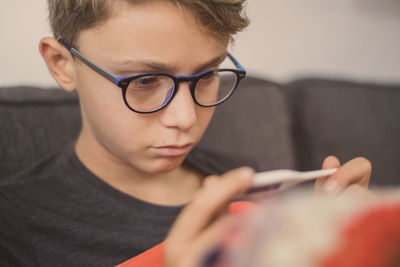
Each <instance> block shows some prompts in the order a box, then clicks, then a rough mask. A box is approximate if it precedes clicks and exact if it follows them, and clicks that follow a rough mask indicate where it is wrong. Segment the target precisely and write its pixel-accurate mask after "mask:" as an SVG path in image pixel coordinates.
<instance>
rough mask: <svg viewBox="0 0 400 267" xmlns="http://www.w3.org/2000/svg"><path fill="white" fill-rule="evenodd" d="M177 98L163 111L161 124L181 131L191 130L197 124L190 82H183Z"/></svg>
mask: <svg viewBox="0 0 400 267" xmlns="http://www.w3.org/2000/svg"><path fill="white" fill-rule="evenodd" d="M177 90H178V91H177V92H176V95H175V97H174V98H173V99H172V100H171V102H170V103H169V104H168V105H167V106H166V107H165V108H164V109H163V110H161V113H162V114H161V123H162V124H163V125H164V126H165V127H175V128H178V129H179V130H181V131H187V130H189V129H191V128H192V127H193V126H194V125H195V124H196V122H197V114H196V104H195V103H194V101H193V98H192V95H191V93H190V89H189V83H188V82H181V83H180V84H179V88H177Z"/></svg>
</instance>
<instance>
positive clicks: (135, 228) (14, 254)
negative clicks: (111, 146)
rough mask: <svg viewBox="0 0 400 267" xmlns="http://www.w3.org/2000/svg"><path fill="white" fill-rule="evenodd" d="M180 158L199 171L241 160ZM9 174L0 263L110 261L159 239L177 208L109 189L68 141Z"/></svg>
mask: <svg viewBox="0 0 400 267" xmlns="http://www.w3.org/2000/svg"><path fill="white" fill-rule="evenodd" d="M213 155H214V156H213ZM216 162H219V163H216ZM186 163H187V164H191V165H192V167H195V168H197V169H198V170H200V171H202V172H204V173H205V174H210V173H220V172H224V171H226V170H227V169H230V168H233V167H237V166H240V165H244V164H245V162H243V161H240V160H236V159H234V158H232V157H229V156H228V157H225V156H220V155H217V154H213V153H208V152H204V151H196V150H195V151H193V152H192V153H191V155H190V156H189V157H188V159H187V160H186ZM11 180H12V181H13V183H12V184H8V185H2V186H0V266H35V267H37V266H43V267H44V266H46V267H47V266H51V267H56V266H69V267H72V266H97V267H99V266H114V265H117V264H119V263H122V262H124V261H126V260H128V259H130V258H132V257H134V256H136V255H138V254H140V253H142V252H144V251H146V250H147V249H149V248H151V247H153V246H155V245H157V244H158V243H160V242H162V241H163V240H164V239H165V237H166V235H167V233H168V230H169V228H170V226H171V225H172V223H173V222H174V220H175V218H176V216H177V215H178V214H179V212H180V211H181V209H182V208H183V207H182V206H176V207H170V206H159V205H154V204H150V203H147V202H144V201H141V200H139V199H136V198H134V197H131V196H128V195H126V194H124V193H122V192H120V191H119V190H116V189H115V188H113V187H111V186H110V185H108V184H106V183H105V182H103V181H102V180H100V179H99V178H98V177H96V176H95V175H94V174H92V173H91V172H90V171H89V170H88V169H86V168H85V166H84V165H83V164H82V163H81V162H80V161H79V159H78V158H77V156H76V154H75V151H74V149H73V145H72V144H71V145H69V146H67V147H66V148H65V149H64V150H63V151H61V152H60V153H58V154H56V155H53V156H51V157H49V158H47V159H45V160H44V161H42V162H41V163H40V164H37V165H35V166H34V167H31V168H30V169H27V170H25V171H23V172H21V173H19V174H17V175H15V176H14V177H12V179H11Z"/></svg>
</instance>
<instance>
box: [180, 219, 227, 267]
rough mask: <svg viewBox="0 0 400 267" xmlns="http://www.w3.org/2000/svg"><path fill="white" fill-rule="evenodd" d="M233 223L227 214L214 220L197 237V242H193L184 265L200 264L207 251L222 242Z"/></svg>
mask: <svg viewBox="0 0 400 267" xmlns="http://www.w3.org/2000/svg"><path fill="white" fill-rule="evenodd" d="M231 223H232V217H231V216H227V215H225V216H222V217H219V218H218V220H216V221H214V222H213V223H212V224H211V225H210V226H209V227H208V228H207V230H205V231H203V232H202V233H201V235H199V236H198V238H196V241H195V242H192V246H191V248H190V255H189V254H188V259H185V261H184V264H183V265H182V266H185V267H186V266H198V265H196V264H199V262H201V260H202V259H204V258H205V256H206V255H207V253H209V252H210V251H211V250H212V249H215V248H216V247H217V245H218V243H219V242H221V240H222V239H223V237H224V236H225V235H226V233H227V229H229V226H230V225H231Z"/></svg>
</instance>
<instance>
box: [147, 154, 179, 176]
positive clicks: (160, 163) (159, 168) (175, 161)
mask: <svg viewBox="0 0 400 267" xmlns="http://www.w3.org/2000/svg"><path fill="white" fill-rule="evenodd" d="M184 159H185V157H174V158H172V157H171V158H162V159H157V160H155V162H153V163H151V164H149V166H147V168H146V172H148V173H153V174H162V173H169V172H172V171H173V170H175V169H176V168H178V167H180V166H181V165H182V163H183V161H184Z"/></svg>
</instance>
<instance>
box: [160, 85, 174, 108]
mask: <svg viewBox="0 0 400 267" xmlns="http://www.w3.org/2000/svg"><path fill="white" fill-rule="evenodd" d="M173 92H174V87H173V86H172V87H171V88H170V89H169V90H168V92H167V97H166V98H165V100H164V102H163V103H162V106H164V105H165V104H167V103H168V102H169V100H170V99H171V97H172V94H173Z"/></svg>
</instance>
